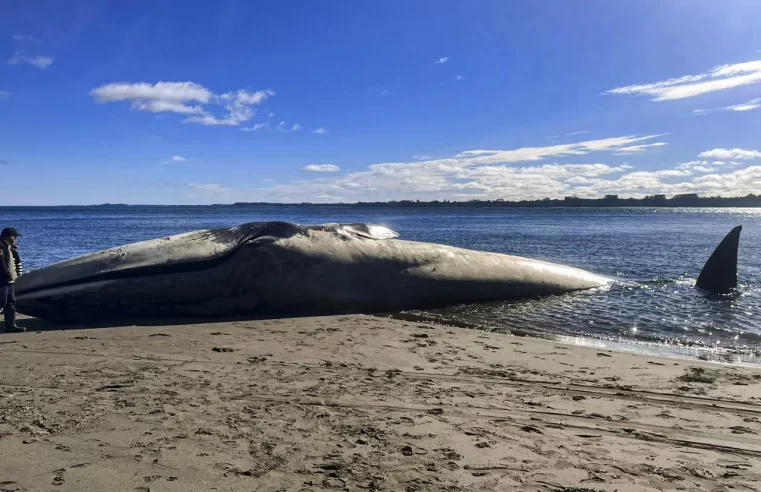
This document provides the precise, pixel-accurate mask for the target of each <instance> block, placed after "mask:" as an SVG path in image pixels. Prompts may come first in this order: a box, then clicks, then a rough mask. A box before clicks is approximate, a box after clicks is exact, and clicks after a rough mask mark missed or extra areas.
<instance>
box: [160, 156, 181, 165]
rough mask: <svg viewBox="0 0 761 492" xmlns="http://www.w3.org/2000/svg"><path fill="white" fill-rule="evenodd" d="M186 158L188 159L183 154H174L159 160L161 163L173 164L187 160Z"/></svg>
mask: <svg viewBox="0 0 761 492" xmlns="http://www.w3.org/2000/svg"><path fill="white" fill-rule="evenodd" d="M186 160H187V159H185V158H184V157H182V156H181V155H173V156H172V157H170V158H169V159H166V160H163V161H161V162H159V164H172V163H177V162H185V161H186Z"/></svg>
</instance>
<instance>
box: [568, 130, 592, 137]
mask: <svg viewBox="0 0 761 492" xmlns="http://www.w3.org/2000/svg"><path fill="white" fill-rule="evenodd" d="M585 133H589V130H579V131H578V132H571V133H566V135H568V136H570V137H573V136H576V135H584V134H585Z"/></svg>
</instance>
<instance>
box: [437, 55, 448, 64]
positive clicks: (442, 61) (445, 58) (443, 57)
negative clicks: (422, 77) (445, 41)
mask: <svg viewBox="0 0 761 492" xmlns="http://www.w3.org/2000/svg"><path fill="white" fill-rule="evenodd" d="M448 61H449V57H448V56H442V57H441V58H438V59H437V60H436V63H438V64H442V63H446V62H448Z"/></svg>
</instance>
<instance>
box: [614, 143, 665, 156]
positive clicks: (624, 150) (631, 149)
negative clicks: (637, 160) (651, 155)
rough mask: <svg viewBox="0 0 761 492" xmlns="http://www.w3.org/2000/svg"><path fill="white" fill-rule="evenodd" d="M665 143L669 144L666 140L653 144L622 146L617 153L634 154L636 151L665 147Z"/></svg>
mask: <svg viewBox="0 0 761 492" xmlns="http://www.w3.org/2000/svg"><path fill="white" fill-rule="evenodd" d="M664 145H668V144H667V143H666V142H655V143H651V144H642V145H630V146H628V147H621V148H620V149H618V152H616V153H615V155H626V154H633V153H635V152H642V151H644V150H647V149H650V148H652V147H663V146H664Z"/></svg>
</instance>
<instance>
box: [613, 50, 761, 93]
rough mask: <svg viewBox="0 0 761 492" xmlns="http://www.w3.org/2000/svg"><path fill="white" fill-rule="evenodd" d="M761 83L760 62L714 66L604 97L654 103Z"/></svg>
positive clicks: (626, 87) (614, 91)
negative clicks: (634, 97) (646, 97)
mask: <svg viewBox="0 0 761 492" xmlns="http://www.w3.org/2000/svg"><path fill="white" fill-rule="evenodd" d="M758 82H761V60H755V61H750V62H745V63H735V64H732V65H720V66H718V67H714V68H713V69H711V70H710V71H709V72H708V73H702V74H698V75H686V76H683V77H679V78H674V79H668V80H663V81H660V82H653V83H650V84H640V85H628V86H625V87H617V88H615V89H611V90H608V91H606V92H605V93H604V94H647V95H650V96H653V97H652V99H651V100H653V101H670V100H675V99H684V98H688V97H695V96H699V95H701V94H706V93H709V92H715V91H721V90H726V89H732V88H735V87H741V86H744V85H749V84H755V83H758Z"/></svg>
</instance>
